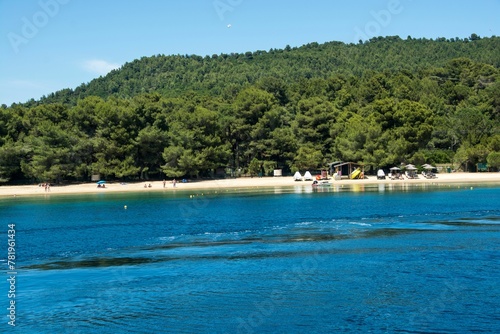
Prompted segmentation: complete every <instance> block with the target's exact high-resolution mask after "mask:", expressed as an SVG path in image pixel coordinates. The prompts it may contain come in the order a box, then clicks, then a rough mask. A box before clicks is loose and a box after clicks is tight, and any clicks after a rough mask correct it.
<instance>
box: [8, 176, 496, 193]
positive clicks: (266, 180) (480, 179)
mask: <svg viewBox="0 0 500 334" xmlns="http://www.w3.org/2000/svg"><path fill="white" fill-rule="evenodd" d="M330 183H332V184H333V185H343V186H350V185H358V186H359V185H373V184H384V183H386V184H436V185H439V184H450V183H457V184H460V183H465V184H466V183H478V184H486V183H487V184H490V183H491V184H499V185H500V173H449V174H437V178H435V179H426V178H424V177H423V176H420V177H419V178H418V179H404V180H390V179H385V180H377V178H376V176H368V177H367V178H365V179H363V180H348V179H343V180H333V179H331V180H330ZM311 184H312V182H311V181H294V180H293V178H292V177H291V176H290V177H262V178H258V177H254V178H236V179H214V180H201V181H192V182H187V183H182V182H177V183H176V184H175V187H174V184H173V183H172V182H171V181H170V180H169V181H167V182H166V184H165V187H164V186H163V182H162V181H146V182H137V183H119V182H116V183H115V182H108V183H106V187H105V188H98V187H97V185H96V184H95V183H82V184H72V185H52V186H51V187H50V190H49V191H46V190H45V188H44V187H41V186H39V185H38V184H35V185H23V186H1V187H0V197H11V196H37V195H70V194H92V193H96V194H97V193H117V192H145V191H182V190H193V191H195V190H205V189H211V190H222V189H236V188H243V189H254V188H265V187H297V186H303V187H310V186H311ZM145 185H151V187H145Z"/></svg>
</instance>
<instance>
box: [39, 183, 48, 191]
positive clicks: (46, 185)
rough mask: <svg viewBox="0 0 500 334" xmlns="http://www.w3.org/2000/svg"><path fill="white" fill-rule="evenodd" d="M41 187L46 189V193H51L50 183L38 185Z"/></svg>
mask: <svg viewBox="0 0 500 334" xmlns="http://www.w3.org/2000/svg"><path fill="white" fill-rule="evenodd" d="M38 186H39V187H43V188H44V189H45V192H49V191H50V183H48V182H46V183H40V184H39V185H38Z"/></svg>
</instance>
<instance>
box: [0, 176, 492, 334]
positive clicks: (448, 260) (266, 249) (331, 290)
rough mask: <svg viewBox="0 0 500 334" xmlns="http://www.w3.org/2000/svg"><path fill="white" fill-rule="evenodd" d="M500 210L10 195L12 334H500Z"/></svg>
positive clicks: (477, 204) (331, 195) (202, 197)
mask: <svg viewBox="0 0 500 334" xmlns="http://www.w3.org/2000/svg"><path fill="white" fill-rule="evenodd" d="M499 203H500V187H499V186H498V185H496V186H484V185H474V186H473V187H471V185H467V186H465V185H462V186H459V185H442V186H439V185H435V186H429V185H427V186H412V187H408V186H406V187H400V186H390V185H386V186H384V185H380V186H378V187H377V186H375V187H373V188H369V187H366V188H349V187H345V188H339V187H335V188H333V189H332V190H330V191H324V192H313V191H312V190H311V189H309V187H308V186H304V187H301V186H299V187H294V188H276V189H268V190H266V191H262V190H261V191H259V192H250V191H226V190H223V189H220V190H218V191H205V192H201V191H199V192H181V191H178V192H176V193H173V192H172V191H171V190H170V192H164V193H163V192H157V193H152V192H148V193H145V194H120V195H111V194H100V195H88V196H71V197H62V196H50V195H49V196H46V197H37V198H19V197H18V198H7V199H3V200H0V217H1V223H2V227H1V230H0V238H1V240H7V230H8V227H7V225H8V224H12V223H14V224H15V230H16V231H15V232H16V258H17V261H16V269H17V272H18V274H17V277H16V298H15V301H16V327H15V328H12V327H11V326H9V325H8V324H7V321H8V319H7V317H6V315H7V313H8V311H7V310H6V308H7V307H8V306H9V304H8V303H9V299H7V298H6V295H7V292H8V290H9V286H8V282H7V281H6V280H4V279H2V282H3V283H2V284H1V285H0V289H1V290H0V296H2V297H0V303H1V305H0V310H5V311H3V312H4V314H5V316H4V315H2V318H3V319H4V320H3V321H2V323H0V332H2V331H3V330H6V331H7V332H12V333H14V332H19V333H119V332H131V333H162V332H163V333H337V332H357V333H471V332H474V333H495V332H496V333H498V332H500V309H499V306H500V303H499V297H500V287H499V284H498V282H499V281H500V265H499V264H500V204H499ZM125 206H127V208H126V209H125ZM0 244H4V246H3V247H4V250H2V249H1V248H0V259H3V260H2V262H0V264H2V266H3V269H2V271H3V273H5V274H4V275H5V277H7V275H6V272H7V267H6V262H5V261H4V260H5V259H6V258H7V245H6V244H7V242H6V241H5V242H2V243H0ZM0 312H2V311H0Z"/></svg>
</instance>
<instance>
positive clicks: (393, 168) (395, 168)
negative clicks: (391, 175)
mask: <svg viewBox="0 0 500 334" xmlns="http://www.w3.org/2000/svg"><path fill="white" fill-rule="evenodd" d="M389 169H390V170H401V168H399V167H391V168H389Z"/></svg>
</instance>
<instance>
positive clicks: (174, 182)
mask: <svg viewBox="0 0 500 334" xmlns="http://www.w3.org/2000/svg"><path fill="white" fill-rule="evenodd" d="M172 183H173V184H174V188H175V184H176V183H177V180H176V179H174V180H173V181H172Z"/></svg>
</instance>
